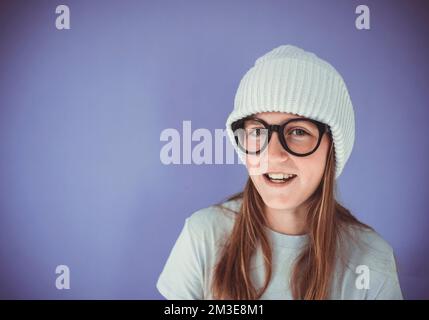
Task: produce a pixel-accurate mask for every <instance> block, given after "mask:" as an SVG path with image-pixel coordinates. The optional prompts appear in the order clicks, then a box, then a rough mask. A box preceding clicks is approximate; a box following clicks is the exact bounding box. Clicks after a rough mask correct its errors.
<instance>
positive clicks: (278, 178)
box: [263, 173, 297, 184]
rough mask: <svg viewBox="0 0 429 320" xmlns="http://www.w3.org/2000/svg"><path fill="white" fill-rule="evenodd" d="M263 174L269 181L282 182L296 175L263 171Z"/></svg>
mask: <svg viewBox="0 0 429 320" xmlns="http://www.w3.org/2000/svg"><path fill="white" fill-rule="evenodd" d="M263 176H264V178H265V179H266V180H268V181H270V182H273V183H278V184H282V183H287V182H289V181H291V180H293V179H294V178H295V177H296V176H297V175H296V174H287V173H264V174H263Z"/></svg>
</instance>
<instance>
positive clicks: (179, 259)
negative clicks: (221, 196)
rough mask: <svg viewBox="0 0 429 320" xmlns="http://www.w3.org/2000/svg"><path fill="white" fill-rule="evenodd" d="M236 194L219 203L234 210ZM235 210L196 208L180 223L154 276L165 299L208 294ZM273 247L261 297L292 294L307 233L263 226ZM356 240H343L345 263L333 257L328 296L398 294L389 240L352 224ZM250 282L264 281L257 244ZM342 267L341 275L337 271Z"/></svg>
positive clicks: (398, 296)
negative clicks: (334, 268) (288, 232)
mask: <svg viewBox="0 0 429 320" xmlns="http://www.w3.org/2000/svg"><path fill="white" fill-rule="evenodd" d="M241 201H242V200H241V199H239V200H233V201H228V202H225V203H224V204H223V205H224V206H225V207H227V208H230V209H232V210H234V211H238V210H239V206H240V205H241ZM235 217H236V213H234V212H230V211H228V210H223V209H220V208H218V207H214V206H212V207H208V208H204V209H201V210H198V211H196V212H195V213H193V214H192V215H191V216H190V217H188V218H187V219H186V220H185V224H184V227H183V229H182V231H181V233H180V235H179V237H178V239H177V241H176V243H175V245H174V247H173V249H172V251H171V253H170V255H169V257H168V259H167V262H166V264H165V266H164V268H163V270H162V272H161V274H160V276H159V279H158V281H157V284H156V287H157V289H158V290H159V292H160V293H161V294H162V295H163V296H164V297H165V298H167V299H169V300H172V299H178V300H190V299H197V300H203V299H204V300H212V299H213V296H212V294H211V292H210V290H209V288H210V284H211V279H212V270H213V268H214V266H215V263H216V262H217V259H218V257H219V254H220V248H221V246H222V245H223V244H224V243H225V241H226V239H227V237H228V235H229V234H230V232H231V231H232V227H233V225H234V219H235ZM266 232H267V235H268V237H269V239H270V241H271V245H272V250H273V255H272V258H273V264H272V265H273V270H272V278H271V281H270V284H269V286H268V288H267V290H266V291H265V292H264V294H263V295H262V297H261V299H265V300H277V299H284V300H286V299H292V295H291V290H290V285H289V280H290V274H291V271H292V268H293V265H294V260H295V258H296V257H297V256H298V255H299V253H300V251H301V249H302V247H303V246H304V245H305V244H306V242H307V240H308V236H307V235H299V236H293V235H286V234H282V233H279V232H275V231H273V230H271V229H270V228H267V227H266ZM353 232H354V238H355V239H357V241H351V240H350V241H349V243H347V248H348V253H349V255H348V256H347V263H346V268H345V269H341V268H340V267H339V266H340V265H343V264H340V262H339V261H338V262H337V272H336V273H335V276H334V280H333V286H332V290H331V296H330V299H402V298H403V297H402V293H401V289H400V285H399V281H398V275H397V270H396V263H395V258H394V255H393V250H392V248H391V246H390V245H389V244H388V243H387V242H386V241H385V240H383V239H382V238H381V237H380V236H379V235H378V234H377V233H376V232H374V231H368V230H363V229H361V228H353ZM251 270H252V275H251V277H252V280H253V284H254V285H255V286H256V288H261V287H262V286H263V282H264V275H265V268H264V262H263V259H262V250H261V249H260V247H259V248H258V250H257V251H256V254H255V255H254V256H253V257H252V260H251ZM339 270H344V273H343V277H341V276H340V274H341V272H340V271H339Z"/></svg>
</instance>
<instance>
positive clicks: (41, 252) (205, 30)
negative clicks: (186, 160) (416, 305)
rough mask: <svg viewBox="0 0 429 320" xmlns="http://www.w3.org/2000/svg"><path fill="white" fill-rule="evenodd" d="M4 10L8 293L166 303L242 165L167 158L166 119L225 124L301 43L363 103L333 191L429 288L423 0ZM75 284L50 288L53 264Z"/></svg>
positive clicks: (1, 212)
mask: <svg viewBox="0 0 429 320" xmlns="http://www.w3.org/2000/svg"><path fill="white" fill-rule="evenodd" d="M365 2H366V4H367V5H369V6H370V9H371V30H370V31H368V30H362V31H359V30H357V29H356V28H355V26H354V20H355V17H356V14H355V8H356V6H357V5H359V4H363V2H362V1H343V0H338V1H323V2H322V1H302V0H299V1H298V0H295V1H211V2H204V3H203V1H183V2H180V3H179V2H178V1H151V2H149V1H67V2H66V3H65V4H67V5H69V6H70V10H71V30H64V31H59V30H56V29H55V18H56V15H55V8H56V6H57V5H59V4H63V2H61V1H27V2H24V1H16V2H15V1H14V2H12V1H2V2H1V4H0V44H1V47H0V298H19V299H21V298H37V299H40V298H47V299H63V298H64V299H69V298H81V299H87V298H108V299H112V298H118V299H159V298H161V295H160V294H159V293H158V292H157V290H156V288H155V283H156V280H157V278H158V275H159V274H160V272H161V270H162V267H163V265H164V263H165V261H166V259H167V257H168V254H169V252H170V250H171V248H172V246H173V244H174V242H175V240H176V238H177V236H178V234H179V232H180V230H181V228H182V227H183V224H184V219H185V218H186V217H188V216H189V215H190V214H192V212H194V211H195V210H197V209H200V208H203V207H207V206H209V205H211V204H213V203H216V202H218V201H220V200H223V199H224V198H225V197H227V196H228V195H229V194H231V193H234V192H236V191H239V190H241V189H242V187H243V185H244V182H245V180H246V171H245V168H244V166H242V165H239V164H236V165H200V166H198V165H175V166H174V165H170V166H165V165H163V164H162V163H161V162H160V157H159V154H160V150H161V148H162V146H163V145H164V144H165V142H161V141H160V133H161V131H162V130H164V129H166V128H177V129H178V130H180V131H181V128H182V121H183V120H192V128H193V129H197V128H208V129H210V130H211V131H212V132H213V130H214V129H215V128H222V129H223V128H224V123H225V120H226V117H227V115H228V114H229V112H230V111H231V110H232V107H233V99H234V94H235V91H236V89H237V86H238V83H239V81H240V79H241V77H242V76H243V75H244V73H245V72H246V71H247V70H248V69H249V68H250V67H251V66H252V64H253V63H254V61H255V59H256V58H257V57H259V56H261V55H262V54H264V53H266V52H268V51H269V50H271V49H273V48H275V47H277V46H279V45H281V44H294V45H297V46H300V47H302V48H304V49H306V50H310V51H313V52H315V53H316V54H317V55H319V56H320V57H322V58H324V59H326V60H328V61H329V62H331V63H332V64H333V65H334V66H335V67H336V68H337V69H338V70H339V72H340V73H341V74H342V75H343V77H344V79H345V81H346V83H347V85H348V87H349V90H350V95H351V97H352V101H353V103H354V107H355V114H356V140H355V146H354V150H353V153H352V156H351V158H350V160H349V162H348V163H347V165H346V167H345V170H344V171H343V174H342V175H341V177H340V178H339V180H338V183H339V185H338V190H339V200H340V201H341V202H342V203H343V204H344V205H345V206H346V207H348V208H349V209H350V210H351V211H352V212H353V213H355V214H356V216H358V218H360V219H361V220H363V221H364V222H366V223H368V224H370V225H372V226H373V227H374V228H375V229H376V230H377V231H378V232H379V233H380V234H381V235H382V236H383V237H384V238H385V239H386V240H387V241H388V242H389V243H390V244H391V245H392V246H393V248H394V250H395V253H396V256H397V259H398V267H399V275H400V281H401V286H402V289H403V293H404V296H405V298H408V299H411V298H419V299H422V298H429V279H428V276H427V274H426V272H427V270H428V269H429V257H428V252H429V235H428V233H427V230H428V222H429V217H428V211H429V210H428V207H429V197H428V195H429V194H428V190H429V182H428V177H429V176H428V172H429V169H428V163H429V139H428V137H429V126H428V125H427V120H428V115H429V107H428V100H429V99H428V93H427V85H428V80H429V67H428V63H427V59H428V57H429V46H428V42H427V35H428V34H429V24H428V23H427V21H428V20H429V10H428V5H427V4H426V3H425V2H424V1H413V3H412V4H408V3H409V2H408V1H405V0H404V1H365ZM59 264H66V265H68V266H69V267H70V269H71V289H70V290H57V289H56V288H55V278H56V274H55V267H56V266H57V265H59Z"/></svg>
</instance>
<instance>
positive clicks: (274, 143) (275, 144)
mask: <svg viewBox="0 0 429 320" xmlns="http://www.w3.org/2000/svg"><path fill="white" fill-rule="evenodd" d="M288 156H289V154H288V153H287V151H286V150H285V149H284V148H283V146H282V144H281V142H280V139H279V135H278V132H273V133H272V136H271V139H270V142H269V144H268V157H269V159H271V160H285V159H287V158H288Z"/></svg>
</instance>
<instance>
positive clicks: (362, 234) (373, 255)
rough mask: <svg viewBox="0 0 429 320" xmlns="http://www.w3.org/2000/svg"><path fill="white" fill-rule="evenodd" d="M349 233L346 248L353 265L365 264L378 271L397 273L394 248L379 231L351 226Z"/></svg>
mask: <svg viewBox="0 0 429 320" xmlns="http://www.w3.org/2000/svg"><path fill="white" fill-rule="evenodd" d="M349 235H350V238H349V241H348V246H347V248H346V250H348V253H349V264H351V266H352V267H354V268H356V267H357V266H362V265H363V266H367V267H368V268H369V269H370V270H372V271H374V272H376V273H381V274H396V264H395V258H394V252H393V248H392V246H391V245H390V244H389V243H388V242H387V241H386V240H385V239H383V237H382V236H381V235H380V234H379V233H378V232H377V231H375V230H373V229H367V228H363V227H358V226H350V227H349Z"/></svg>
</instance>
